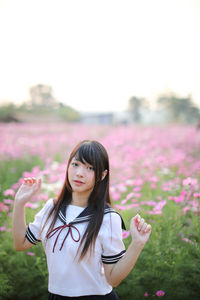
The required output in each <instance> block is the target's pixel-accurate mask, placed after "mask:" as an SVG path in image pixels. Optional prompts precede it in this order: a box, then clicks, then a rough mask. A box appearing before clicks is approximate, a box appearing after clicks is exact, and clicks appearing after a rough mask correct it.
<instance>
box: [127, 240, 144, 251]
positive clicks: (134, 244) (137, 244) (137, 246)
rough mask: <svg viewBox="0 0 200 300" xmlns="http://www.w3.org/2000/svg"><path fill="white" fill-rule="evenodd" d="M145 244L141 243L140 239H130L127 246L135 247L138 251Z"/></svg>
mask: <svg viewBox="0 0 200 300" xmlns="http://www.w3.org/2000/svg"><path fill="white" fill-rule="evenodd" d="M144 246H145V244H143V243H142V242H140V241H133V240H132V241H131V243H130V245H129V248H132V249H137V250H139V251H142V249H143V248H144Z"/></svg>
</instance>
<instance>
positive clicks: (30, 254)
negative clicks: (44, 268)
mask: <svg viewBox="0 0 200 300" xmlns="http://www.w3.org/2000/svg"><path fill="white" fill-rule="evenodd" d="M26 254H27V255H29V256H34V255H35V253H34V252H27V253H26Z"/></svg>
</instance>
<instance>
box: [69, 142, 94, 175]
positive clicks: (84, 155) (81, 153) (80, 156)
mask: <svg viewBox="0 0 200 300" xmlns="http://www.w3.org/2000/svg"><path fill="white" fill-rule="evenodd" d="M74 157H75V158H76V159H77V160H78V161H80V162H82V163H83V164H84V163H88V164H90V165H92V166H93V168H94V170H96V167H97V166H96V154H95V151H94V149H93V148H92V147H91V144H90V143H84V144H82V145H80V147H79V148H78V149H77V151H76V153H75V155H74Z"/></svg>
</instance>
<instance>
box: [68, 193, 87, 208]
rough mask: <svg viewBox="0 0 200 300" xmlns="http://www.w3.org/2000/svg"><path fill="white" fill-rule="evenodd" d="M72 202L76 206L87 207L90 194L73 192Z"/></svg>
mask: <svg viewBox="0 0 200 300" xmlns="http://www.w3.org/2000/svg"><path fill="white" fill-rule="evenodd" d="M71 204H72V205H76V206H81V207H87V206H88V196H86V195H81V194H79V193H75V192H73V193H72V201H71Z"/></svg>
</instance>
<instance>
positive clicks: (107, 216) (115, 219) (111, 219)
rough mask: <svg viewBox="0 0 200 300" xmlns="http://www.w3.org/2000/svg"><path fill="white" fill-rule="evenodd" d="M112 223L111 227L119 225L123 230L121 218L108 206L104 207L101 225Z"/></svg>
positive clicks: (123, 225)
mask: <svg viewBox="0 0 200 300" xmlns="http://www.w3.org/2000/svg"><path fill="white" fill-rule="evenodd" d="M110 223H112V225H113V226H117V225H119V224H120V225H121V227H122V228H123V229H125V224H124V221H123V219H122V216H121V215H120V214H119V213H118V212H117V211H116V210H115V209H114V208H113V207H112V206H110V205H108V204H107V205H106V206H105V209H104V217H103V224H104V225H108V224H110Z"/></svg>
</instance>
